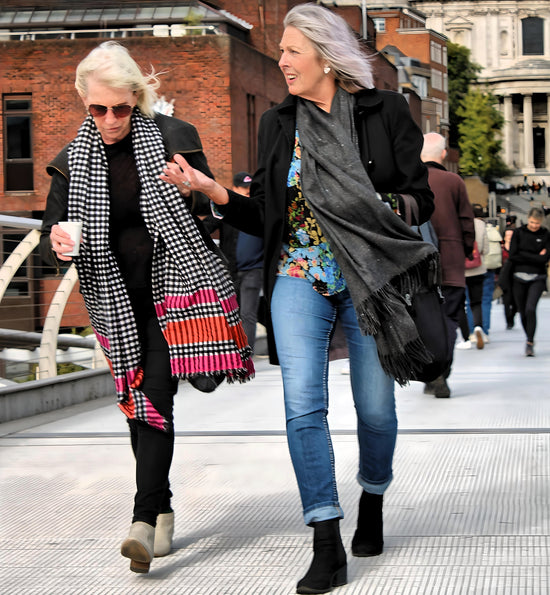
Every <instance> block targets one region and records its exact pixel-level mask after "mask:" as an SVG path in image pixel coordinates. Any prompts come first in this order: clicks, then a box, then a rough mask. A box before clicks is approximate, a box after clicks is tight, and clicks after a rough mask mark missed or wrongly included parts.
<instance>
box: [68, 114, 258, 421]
mask: <svg viewBox="0 0 550 595" xmlns="http://www.w3.org/2000/svg"><path fill="white" fill-rule="evenodd" d="M131 134H132V144H133V149H134V156H135V160H136V166H137V170H138V175H139V180H140V183H141V187H142V194H141V197H140V208H141V211H142V214H143V218H144V220H145V223H146V226H147V229H148V231H149V234H150V235H151V238H152V240H153V243H154V249H153V264H152V286H153V300H154V303H155V310H156V313H157V317H158V320H159V323H160V326H161V329H162V331H163V333H164V336H165V338H166V341H167V343H168V347H169V351H170V363H171V369H172V374H173V375H174V376H176V377H178V378H180V379H186V378H189V377H191V376H196V375H214V374H217V373H223V374H225V376H226V379H227V380H228V382H232V381H233V380H235V379H237V380H239V381H245V380H247V379H249V378H251V377H252V376H253V374H254V367H253V364H252V360H251V357H250V356H251V349H250V347H249V346H248V344H247V339H246V335H245V334H244V331H243V329H242V324H241V321H240V317H239V311H238V305H237V300H236V296H235V291H234V289H233V284H232V281H231V278H230V276H229V273H228V272H227V270H226V269H225V267H224V266H223V264H222V262H221V260H220V258H219V257H218V256H217V255H216V254H214V253H213V252H212V251H211V250H209V249H208V247H207V246H206V244H205V243H204V240H203V239H202V237H201V235H200V232H199V230H198V229H197V226H196V224H195V222H194V220H193V217H192V216H191V214H190V212H189V210H188V209H187V206H186V205H185V201H184V200H183V199H182V197H181V195H180V193H179V192H178V190H177V188H176V187H175V186H173V185H170V184H167V183H165V182H163V181H162V180H160V179H159V175H160V174H161V172H162V169H163V167H164V166H165V164H166V151H165V147H164V143H163V139H162V135H161V133H160V130H159V129H158V127H157V125H156V124H155V122H154V121H153V120H151V119H149V118H145V117H144V116H143V115H142V114H141V112H140V111H139V109H137V108H136V110H135V111H134V113H133V115H132V132H131ZM108 171H109V170H108V163H107V158H106V155H105V151H104V147H103V142H102V140H101V136H100V134H99V131H98V130H97V128H96V126H95V123H94V121H93V118H92V117H91V116H88V117H87V118H86V120H85V121H84V122H83V124H82V126H81V128H80V130H79V132H78V135H77V137H76V139H75V140H74V141H73V143H71V146H70V149H69V172H70V185H69V220H75V221H82V222H83V232H82V233H83V243H82V245H81V248H80V254H79V256H76V257H75V264H76V267H77V270H78V275H79V279H80V287H81V291H82V294H83V297H84V301H85V304H86V308H87V310H88V313H89V316H90V322H91V325H92V327H93V329H94V331H95V333H96V336H97V338H98V341H99V343H100V345H101V347H102V349H103V352H104V353H105V355H106V357H107V359H108V361H109V364H110V367H111V371H112V374H113V377H114V381H115V388H116V392H117V397H118V402H119V406H120V407H121V409H122V410H123V411H124V412H125V413H126V415H128V416H129V417H131V418H135V419H139V420H142V421H145V422H147V423H149V424H150V425H152V426H154V427H157V428H161V429H165V430H167V429H169V424H168V422H167V420H165V419H164V418H163V417H162V416H161V415H160V414H159V413H158V412H157V411H156V410H155V409H154V407H153V405H152V404H151V402H150V400H149V399H148V398H147V396H146V395H145V394H144V393H143V392H142V391H140V390H139V386H140V384H141V382H142V380H143V370H142V368H141V357H142V353H141V346H140V341H139V336H138V331H137V326H136V323H135V320H134V314H133V310H132V306H131V304H130V299H129V297H128V293H127V290H126V286H125V284H124V281H123V278H122V275H121V273H120V270H119V267H118V264H117V261H116V259H115V257H114V255H113V253H112V251H111V248H110V242H109V204H110V201H109V183H108Z"/></svg>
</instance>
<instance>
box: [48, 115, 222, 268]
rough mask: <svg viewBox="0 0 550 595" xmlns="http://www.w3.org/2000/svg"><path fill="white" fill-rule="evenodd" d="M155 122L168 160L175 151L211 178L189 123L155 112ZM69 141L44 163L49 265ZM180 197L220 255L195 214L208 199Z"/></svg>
mask: <svg viewBox="0 0 550 595" xmlns="http://www.w3.org/2000/svg"><path fill="white" fill-rule="evenodd" d="M155 122H156V123H157V125H158V127H159V130H160V132H161V134H162V138H163V140H164V144H165V148H166V159H167V160H170V159H172V158H173V157H174V155H176V154H181V155H183V156H184V157H185V158H186V159H187V161H188V162H189V164H190V165H191V166H192V167H194V168H196V169H199V170H200V171H202V172H204V173H205V174H206V175H207V176H209V177H211V178H213V177H214V176H213V175H212V172H211V171H210V168H209V167H208V163H207V161H206V157H205V155H204V153H203V150H202V143H201V140H200V138H199V134H198V132H197V130H196V128H195V127H194V126H193V125H192V124H189V123H188V122H184V121H183V120H178V119H176V118H171V117H169V116H164V115H162V114H156V115H155ZM70 144H71V143H69V144H68V145H66V146H65V147H64V148H63V149H62V150H61V151H60V152H59V153H58V154H57V156H56V157H55V158H54V159H53V160H52V161H51V162H50V163H49V164H48V165H47V166H46V170H47V172H48V174H50V176H52V181H51V184H50V191H49V193H48V199H47V201H46V210H45V212H44V217H43V219H42V229H41V236H40V247H39V249H40V255H41V257H42V260H43V261H44V262H46V263H48V264H50V265H52V266H57V264H58V260H57V257H56V255H55V253H54V252H53V251H52V249H51V244H50V231H51V228H52V226H53V225H55V224H56V223H58V222H59V221H63V220H65V219H66V218H67V211H68V200H69V154H68V149H69V146H70ZM183 200H185V201H186V203H187V206H188V208H189V210H190V211H191V213H192V214H193V217H194V220H195V223H196V224H197V227H198V228H199V231H200V232H201V235H202V237H203V238H204V240H205V242H206V244H207V246H208V247H209V248H210V249H211V250H213V251H215V252H216V253H217V254H220V255H221V252H220V251H219V250H218V249H217V247H216V245H215V244H214V242H213V240H212V238H211V237H210V235H209V234H208V233H207V232H206V231H205V230H204V228H203V226H202V223H201V221H200V219H199V215H204V214H206V213H208V212H209V211H210V203H209V201H208V199H207V198H206V197H205V196H204V195H202V194H200V193H198V192H193V193H192V194H191V196H190V197H188V198H186V199H183ZM222 258H223V257H222ZM224 260H225V259H224ZM69 264H70V263H69Z"/></svg>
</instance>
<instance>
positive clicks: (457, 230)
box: [421, 132, 475, 398]
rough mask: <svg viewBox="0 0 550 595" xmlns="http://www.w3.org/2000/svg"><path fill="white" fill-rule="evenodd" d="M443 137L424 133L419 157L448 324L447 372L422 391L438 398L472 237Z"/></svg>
mask: <svg viewBox="0 0 550 595" xmlns="http://www.w3.org/2000/svg"><path fill="white" fill-rule="evenodd" d="M446 156H447V149H446V141H445V138H444V137H443V136H441V134H438V133H437V132H429V133H428V134H425V135H424V146H423V148H422V153H421V159H422V161H424V163H425V164H426V166H427V167H428V180H429V183H430V188H431V189H432V192H433V193H434V199H435V200H434V204H435V210H434V212H433V214H432V217H431V219H430V221H431V223H432V225H433V227H434V229H435V231H436V233H437V237H438V241H439V253H440V260H441V272H442V287H441V289H442V292H443V295H444V297H445V315H446V317H447V324H448V328H449V366H448V369H447V372H446V373H445V374H443V375H442V376H440V377H439V378H436V380H434V381H433V382H430V383H428V384H426V386H425V388H424V392H426V393H429V394H433V395H434V396H436V397H438V398H448V397H450V396H451V389H450V388H449V385H448V384H447V378H448V377H449V375H450V373H451V366H452V363H453V351H454V344H455V340H456V329H457V328H458V324H459V320H460V317H461V313H462V311H463V310H464V296H465V287H466V279H465V276H464V259H465V257H466V256H469V255H471V253H472V250H473V247H474V240H475V232H474V212H473V209H472V205H471V204H470V200H469V199H468V192H467V191H466V185H465V184H464V180H463V179H462V178H461V177H460V176H459V175H457V174H455V173H452V172H450V171H447V170H446V169H445V167H444V165H443V162H444V160H445V157H446Z"/></svg>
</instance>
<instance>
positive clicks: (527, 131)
mask: <svg viewBox="0 0 550 595" xmlns="http://www.w3.org/2000/svg"><path fill="white" fill-rule="evenodd" d="M523 147H524V170H529V171H526V172H525V173H532V174H534V173H535V162H534V153H533V102H532V96H531V95H524V96H523Z"/></svg>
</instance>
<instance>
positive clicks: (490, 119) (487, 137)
mask: <svg viewBox="0 0 550 595" xmlns="http://www.w3.org/2000/svg"><path fill="white" fill-rule="evenodd" d="M495 102H496V98H495V97H494V96H493V95H491V93H487V92H485V91H481V90H473V89H470V90H469V91H468V92H467V93H466V95H465V96H464V97H463V98H462V100H461V102H460V107H459V108H458V109H457V110H456V113H457V116H458V117H459V118H460V123H459V125H458V133H459V142H458V146H459V149H460V173H461V174H462V175H464V176H474V175H478V176H479V177H480V178H481V179H482V180H483V181H485V182H488V181H490V180H491V179H494V178H499V177H502V176H506V175H508V174H509V173H510V171H509V169H508V167H507V166H506V164H505V163H504V162H503V161H502V159H501V157H500V152H501V149H502V141H501V140H500V138H499V133H500V130H501V129H502V126H503V124H504V118H503V116H502V114H501V113H500V112H499V111H498V110H497V109H495V107H494V103H495Z"/></svg>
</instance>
